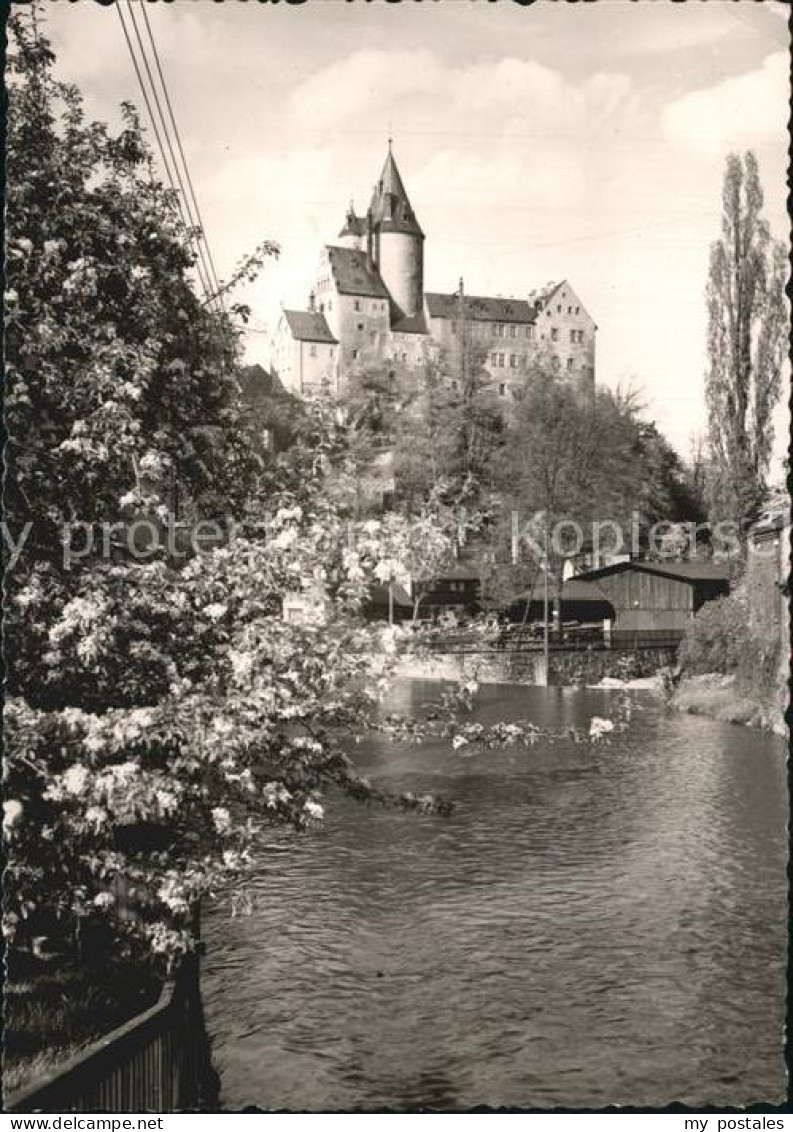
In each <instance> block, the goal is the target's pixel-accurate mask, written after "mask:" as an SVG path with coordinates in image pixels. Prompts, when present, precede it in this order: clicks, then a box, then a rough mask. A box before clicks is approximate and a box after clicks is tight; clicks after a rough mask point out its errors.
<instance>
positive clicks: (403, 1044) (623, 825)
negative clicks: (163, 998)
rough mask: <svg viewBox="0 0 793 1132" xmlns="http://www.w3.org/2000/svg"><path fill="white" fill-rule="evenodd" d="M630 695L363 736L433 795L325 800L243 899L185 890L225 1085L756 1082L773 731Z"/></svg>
mask: <svg viewBox="0 0 793 1132" xmlns="http://www.w3.org/2000/svg"><path fill="white" fill-rule="evenodd" d="M437 689H438V685H432V684H429V683H426V682H421V681H414V682H411V683H410V684H405V685H403V686H402V687H401V689H400V690H399V696H400V701H401V707H402V708H403V709H405V710H410V708H411V707H415V705H416V704H417V703H418V702H419V701H422V700H425V699H426V698H427V697H428V696H431V695H433V694H436V693H437ZM613 695H614V693H610V692H607V691H601V690H596V689H593V690H580V689H555V688H548V689H546V688H527V687H515V686H504V685H490V686H487V687H483V688H482V689H481V691H480V693H479V697H478V706H477V715H478V717H479V718H480V719H482V720H489V721H490V720H495V719H499V718H504V719H507V718H509V719H513V718H520V717H527V718H531V719H534V720H535V721H537V722H540V723H545V724H548V725H560V726H567V725H570V724H577V725H583V726H585V725H587V723H588V721H589V719H590V718H591V716H593V715H608V714H609V711H610V707H612V706H613V700H612V699H610V697H611V696H613ZM633 703H634V705H635V707H636V710H635V712H634V713H633V717H632V720H631V724H630V727H629V729H628V730H627V731H626V732H624V733H623V734H621V735H619V736H617V737H616V738H615V739H614V741H613V742H612V743H611V744H610V745H607V746H597V747H591V746H588V745H584V746H581V745H578V746H576V745H573V744H572V743H569V742H562V743H559V744H554V745H550V746H545V747H542V746H537V747H535V748H532V749H530V750H528V751H524V750H520V751H518V750H508V749H505V750H499V751H491V752H481V753H474V754H471V753H469V752H466V750H465V748H463V750H462V751H453V750H452V749H451V747H450V746H448V745H443V744H429V745H425V746H405V745H399V744H390V743H387V742H384V741H383V742H376V743H375V742H371V743H370V742H367V744H365V745H361V746H360V747H359V748H358V749H357V752H356V755H355V757H356V762H357V764H358V765H359V767H360V769H362V770H364V771H365V772H366V773H367V774H368V775H369V776H370V777H371V778H373V779H376V780H377V781H379V782H382V783H384V784H388V785H389V786H391V787H392V788H394V789H413V790H418V791H425V790H431V791H434V792H436V793H439V794H443V795H444V796H445V797H447V798H450V799H451V800H453V801H454V802H455V803H456V808H455V811H454V813H453V814H452V816H451V817H450V818H426V817H419V816H416V815H411V814H403V813H401V812H390V811H387V812H385V811H383V810H382V809H379V808H364V807H360V806H358V805H356V804H354V803H352V802H349V801H348V800H346V799H338V798H337V799H335V800H330V804H329V806H328V812H327V816H326V820H325V822H324V823H323V825H322V826H321V827H320V828H318V829H316V830H313V831H310V832H308V833H303V834H296V833H294V834H293V833H289V832H284V834H283V836H282V837H280V838H279V841H278V843H277V844H276V845H275V846H273V849H272V851H270V852H267V853H265V854H263V857H262V861H261V868H260V870H259V872H258V875H257V876H256V879H255V882H254V885H253V895H254V906H253V911H252V913H251V914H250V915H242V916H236V917H233V918H232V917H230V915H229V912H228V909H227V908H225V907H222V906H218V907H216V908H215V909H214V910H211V911H210V912H209V915H208V916H207V917H206V929H205V934H206V938H207V943H208V956H207V958H206V960H205V961H204V975H203V987H204V998H205V1006H206V1013H207V1024H208V1028H209V1031H210V1033H211V1034H212V1036H213V1047H214V1061H215V1064H216V1067H217V1068H218V1070H219V1072H220V1074H221V1079H222V1101H223V1104H224V1108H226V1109H228V1110H235V1109H239V1108H240V1107H243V1106H245V1105H250V1104H254V1105H258V1106H260V1107H263V1108H264V1107H267V1108H275V1109H279V1108H285V1109H291V1110H302V1111H305V1110H310V1111H314V1110H321V1111H322V1110H324V1111H327V1110H342V1111H344V1110H346V1111H349V1110H350V1109H353V1108H359V1109H368V1110H376V1109H382V1108H384V1107H393V1108H409V1109H416V1108H418V1107H420V1106H426V1107H431V1108H438V1109H458V1110H459V1109H463V1110H464V1109H468V1108H471V1107H473V1106H475V1105H481V1104H490V1105H505V1106H524V1107H532V1108H540V1109H545V1108H552V1107H554V1106H567V1107H582V1108H597V1107H600V1106H604V1105H608V1104H620V1105H636V1106H642V1105H644V1106H649V1107H661V1106H663V1105H666V1104H670V1103H674V1102H680V1103H683V1104H687V1105H690V1106H691V1107H693V1108H708V1107H710V1108H724V1107H727V1106H743V1105H747V1104H750V1103H753V1102H759V1101H765V1102H771V1103H773V1102H780V1101H781V1100H782V1099H783V1096H784V1091H785V1066H784V1054H783V1026H784V997H785V962H786V947H787V924H786V916H787V905H786V900H787V881H786V872H785V871H786V863H787V832H786V824H787V781H786V766H785V756H786V748H785V744H784V742H783V741H782V740H781V739H778V738H775V737H772V736H768V735H765V734H762V733H760V732H757V731H750V730H747V729H745V728H740V727H736V726H732V725H729V724H722V723H717V722H714V721H711V720H708V719H704V718H702V717H696V716H688V715H678V714H674V713H670V712H668V711H666V710H665V708H664V707H663V706H662V705H661V704H660V703H659V702H658V701H657V700H655V699H654V698H653V697H652V696H651V695H649V694H647V693H635V694H634V695H633Z"/></svg>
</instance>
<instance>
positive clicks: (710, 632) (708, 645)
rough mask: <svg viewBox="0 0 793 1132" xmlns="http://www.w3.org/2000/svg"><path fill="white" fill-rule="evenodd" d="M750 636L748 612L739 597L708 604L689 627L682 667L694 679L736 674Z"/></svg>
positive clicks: (684, 640)
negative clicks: (700, 675)
mask: <svg viewBox="0 0 793 1132" xmlns="http://www.w3.org/2000/svg"><path fill="white" fill-rule="evenodd" d="M748 632H749V611H748V607H747V604H746V601H745V599H744V597H743V596H742V595H741V594H739V593H733V594H730V595H729V596H728V597H720V598H716V599H715V600H714V601H708V602H706V603H705V605H703V606H702V608H701V609H700V610H699V612H698V613H697V614H696V616H695V617H694V618H693V619H692V620H691V621H690V622H689V623H688V625H687V627H686V634H685V637H684V638H683V642H682V644H681V646H680V653H679V656H680V663H681V665H682V667H683V669H684V670H685V671H686V672H688V673H690V674H691V675H698V674H703V673H706V672H721V673H724V674H725V675H729V674H731V673H735V672H737V671H738V668H739V667H740V664H741V657H742V653H743V650H744V647H745V643H746V638H747V636H748Z"/></svg>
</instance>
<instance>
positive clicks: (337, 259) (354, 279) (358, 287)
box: [327, 246, 390, 299]
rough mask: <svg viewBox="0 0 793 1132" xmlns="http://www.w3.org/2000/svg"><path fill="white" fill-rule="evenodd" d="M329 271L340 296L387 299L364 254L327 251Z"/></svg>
mask: <svg viewBox="0 0 793 1132" xmlns="http://www.w3.org/2000/svg"><path fill="white" fill-rule="evenodd" d="M327 252H328V260H329V261H330V269H331V271H332V272H333V278H334V279H335V281H336V286H337V288H338V290H339V291H340V292H341V293H342V295H367V296H369V297H371V298H375V299H388V298H390V295H389V294H388V288H387V287H386V285H385V283H384V282H383V280H382V279H381V278H380V276H379V274H378V272H377V269H376V268H374V267H369V265H368V263H367V262H366V252H365V251H359V250H358V249H357V248H339V247H335V246H330V247H328V249H327Z"/></svg>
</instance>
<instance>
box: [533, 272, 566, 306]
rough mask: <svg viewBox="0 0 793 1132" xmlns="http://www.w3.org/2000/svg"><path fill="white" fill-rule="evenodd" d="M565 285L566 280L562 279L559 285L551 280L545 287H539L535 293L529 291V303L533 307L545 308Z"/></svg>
mask: <svg viewBox="0 0 793 1132" xmlns="http://www.w3.org/2000/svg"><path fill="white" fill-rule="evenodd" d="M562 283H564V279H560V280H559V282H558V283H554V282H553V280H551V281H550V282H549V283H546V284H545V286H544V287H537V288H536V289H535V290H534V291H529V302H530V303H531V304H532V305H533V306H538V307H539V308H540V309H542V307H544V306H545V304H546V303H547V302H548V300H549V299H550V298H551V297H552V296H553V295H555V294H556V292H557V291H558V290H559V288H560V287H561V285H562Z"/></svg>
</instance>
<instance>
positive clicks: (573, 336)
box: [570, 330, 578, 342]
mask: <svg viewBox="0 0 793 1132" xmlns="http://www.w3.org/2000/svg"><path fill="white" fill-rule="evenodd" d="M570 341H571V342H577V341H578V331H577V330H571V331H570Z"/></svg>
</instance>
